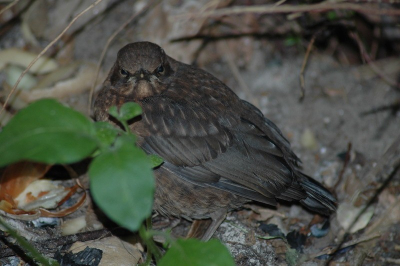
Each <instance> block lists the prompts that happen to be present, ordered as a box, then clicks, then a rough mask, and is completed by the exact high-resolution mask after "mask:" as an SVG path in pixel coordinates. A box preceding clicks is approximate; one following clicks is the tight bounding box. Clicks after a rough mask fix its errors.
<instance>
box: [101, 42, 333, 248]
mask: <svg viewBox="0 0 400 266" xmlns="http://www.w3.org/2000/svg"><path fill="white" fill-rule="evenodd" d="M126 102H136V103H138V104H139V105H140V106H141V107H142V109H143V113H142V115H141V117H140V119H138V120H135V121H134V122H132V123H131V124H130V128H131V130H132V131H133V132H134V133H135V134H136V135H137V136H138V139H139V140H138V145H139V146H140V147H141V148H142V149H143V150H145V151H146V152H147V153H149V154H157V155H159V156H161V157H162V158H163V159H164V164H162V165H161V167H159V168H158V169H156V170H155V171H154V173H155V177H156V190H155V196H154V197H155V199H154V207H153V208H154V210H155V211H156V212H158V213H160V214H161V215H165V216H169V217H171V216H176V217H183V218H186V219H189V220H198V219H207V218H211V219H212V223H211V225H210V226H209V227H208V229H207V230H206V232H205V233H204V235H203V236H202V237H201V238H202V239H203V240H208V239H209V238H210V237H211V236H212V235H213V233H214V232H215V230H216V229H217V228H218V226H219V225H220V224H221V222H222V221H223V220H224V218H225V216H226V213H227V212H228V211H231V210H233V209H236V208H239V207H240V206H242V205H243V204H244V203H246V202H249V201H251V200H254V201H258V202H262V203H265V204H268V205H272V206H276V204H277V201H278V200H282V201H293V200H296V201H300V203H301V204H303V205H304V206H305V207H307V208H308V209H310V210H311V211H315V212H318V213H321V214H324V215H329V213H331V212H332V211H334V210H335V202H336V200H335V198H334V197H333V196H332V195H331V193H330V192H329V191H328V190H326V189H325V188H324V187H323V186H322V185H321V184H320V183H318V182H317V181H315V180H313V179H312V178H310V177H308V176H306V175H305V174H303V173H302V172H300V171H299V163H300V160H299V158H298V157H297V156H296V155H295V154H294V153H293V151H292V150H291V149H290V143H289V142H288V140H287V139H286V138H285V137H284V136H283V135H282V132H281V131H280V130H279V128H278V127H277V126H276V125H275V124H274V123H273V122H271V121H270V120H269V119H267V118H266V117H264V116H263V114H262V113H261V111H260V110H258V109H257V108H256V107H255V106H253V105H252V104H250V103H248V102H246V101H244V100H241V99H239V97H238V96H237V95H236V94H235V93H234V92H233V91H232V90H231V89H230V88H228V87H227V86H226V85H225V84H224V83H223V82H222V81H220V80H219V79H217V78H216V77H214V76H213V75H211V74H210V73H208V72H206V71H204V70H202V69H199V68H197V67H194V66H191V65H187V64H184V63H181V62H178V61H176V60H174V59H173V58H171V57H169V56H168V55H166V54H165V52H164V50H163V49H162V48H161V47H159V46H158V45H156V44H154V43H150V42H137V43H131V44H128V45H126V46H125V47H123V48H122V49H121V50H120V51H119V52H118V56H117V60H116V62H115V64H114V66H113V67H112V69H111V70H110V73H109V75H108V78H107V79H106V81H105V82H104V86H103V88H102V89H101V91H100V92H99V94H98V96H97V99H96V101H95V104H94V106H95V109H94V116H95V119H96V120H98V121H110V122H114V123H115V121H114V120H113V119H112V117H110V115H109V114H108V109H109V108H110V107H111V106H113V105H116V106H118V107H119V106H121V105H122V104H124V103H126Z"/></svg>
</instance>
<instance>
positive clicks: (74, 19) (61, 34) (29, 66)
mask: <svg viewBox="0 0 400 266" xmlns="http://www.w3.org/2000/svg"><path fill="white" fill-rule="evenodd" d="M101 1H102V0H97V1H96V2H94V3H93V4H91V5H90V6H89V7H87V8H86V9H85V10H83V11H82V12H81V13H79V14H78V15H76V16H75V17H74V18H73V19H72V21H71V22H70V23H69V24H68V26H67V27H66V28H65V29H64V30H63V31H62V32H61V33H60V34H59V35H58V36H57V37H56V38H55V39H54V40H53V41H51V42H50V43H49V44H48V45H47V46H46V47H45V48H44V49H43V50H42V52H40V54H39V55H38V56H37V57H36V58H35V59H34V60H33V61H32V62H31V63H30V64H29V65H28V67H27V68H26V69H25V70H24V72H22V73H21V75H20V76H19V78H18V80H17V82H16V83H15V85H14V86H13V88H12V89H11V91H10V93H9V94H8V96H7V99H6V101H5V102H4V104H3V107H2V108H1V110H0V114H1V113H2V112H3V111H4V109H5V108H6V106H7V103H8V101H9V100H10V97H11V95H12V94H13V93H14V91H15V89H16V88H17V87H18V84H19V83H20V81H21V79H22V78H23V77H24V76H25V74H26V73H27V72H28V71H29V69H30V68H31V67H32V66H33V65H34V64H35V63H36V61H37V60H38V59H39V58H40V57H41V56H42V55H43V54H45V53H46V52H47V50H48V49H49V48H50V47H51V46H53V45H54V44H55V43H56V42H57V41H58V40H59V39H60V38H61V37H62V36H63V35H64V34H65V32H66V31H67V30H68V29H69V28H70V27H71V26H72V24H74V23H75V21H76V20H77V19H78V18H80V17H81V16H82V15H83V14H85V13H86V12H87V11H89V10H90V9H92V8H93V7H95V6H96V5H97V4H98V3H100V2H101Z"/></svg>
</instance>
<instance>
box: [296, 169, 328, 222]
mask: <svg viewBox="0 0 400 266" xmlns="http://www.w3.org/2000/svg"><path fill="white" fill-rule="evenodd" d="M299 181H300V184H301V186H302V187H303V189H304V190H305V191H306V194H307V198H305V199H303V200H301V201H300V202H301V204H303V205H304V206H305V207H307V208H308V209H310V210H312V211H315V212H318V213H321V214H324V215H329V214H330V213H332V212H334V211H335V210H336V199H335V197H334V196H333V195H332V194H331V193H330V192H329V191H328V190H327V189H326V188H324V187H323V186H322V185H321V184H320V183H319V182H317V181H315V180H314V179H312V178H311V177H309V176H307V175H305V174H301V176H300V178H299Z"/></svg>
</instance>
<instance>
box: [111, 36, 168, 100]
mask: <svg viewBox="0 0 400 266" xmlns="http://www.w3.org/2000/svg"><path fill="white" fill-rule="evenodd" d="M172 74H173V69H172V68H171V66H170V64H169V62H168V56H167V55H166V54H165V52H164V50H163V49H162V48H161V47H160V46H158V45H156V44H154V43H151V42H136V43H131V44H128V45H126V46H125V47H123V48H122V49H121V50H119V52H118V56H117V61H116V62H115V64H114V66H113V68H112V70H111V72H110V74H109V77H108V79H109V81H110V83H111V86H112V87H113V89H114V90H116V91H117V92H118V93H119V94H122V95H123V96H125V97H128V98H132V99H134V100H135V101H138V100H142V99H144V98H147V97H150V96H153V95H157V94H159V93H161V92H162V91H163V90H165V89H166V87H167V83H168V78H169V77H170V76H171V75H172Z"/></svg>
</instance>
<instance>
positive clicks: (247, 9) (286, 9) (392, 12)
mask: <svg viewBox="0 0 400 266" xmlns="http://www.w3.org/2000/svg"><path fill="white" fill-rule="evenodd" d="M340 9H342V10H352V11H356V12H359V13H364V14H368V15H387V16H399V15H400V9H395V8H390V9H389V8H387V9H379V8H376V7H369V6H366V5H360V4H354V3H326V2H323V3H318V4H312V5H281V6H276V5H255V6H234V7H229V8H221V9H218V10H215V11H206V12H202V13H196V14H195V13H188V14H184V15H179V16H178V17H180V16H188V15H189V16H190V17H220V16H230V15H238V14H244V13H257V14H273V13H298V12H327V11H330V10H340Z"/></svg>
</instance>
